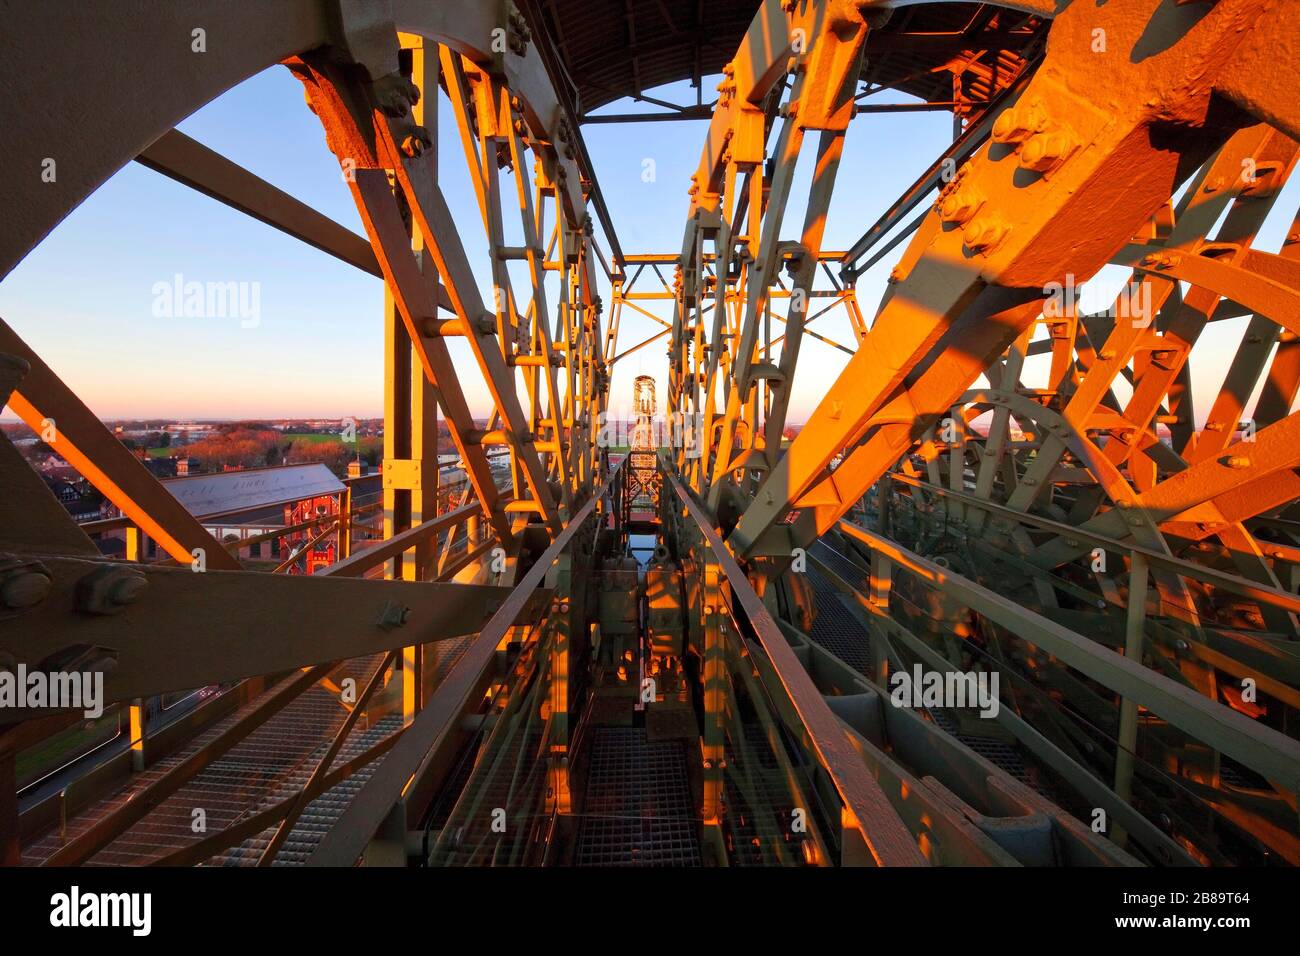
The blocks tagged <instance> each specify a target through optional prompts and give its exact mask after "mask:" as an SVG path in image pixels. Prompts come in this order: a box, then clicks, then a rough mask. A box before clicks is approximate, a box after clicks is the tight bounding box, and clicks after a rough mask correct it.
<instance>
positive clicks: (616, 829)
mask: <svg viewBox="0 0 1300 956" xmlns="http://www.w3.org/2000/svg"><path fill="white" fill-rule="evenodd" d="M575 863H576V864H577V865H578V866H700V865H701V857H700V840H699V815H698V814H697V813H696V812H695V809H694V808H693V807H692V805H691V789H690V777H689V775H688V772H687V765H686V751H685V749H684V747H683V746H682V742H681V741H680V740H657V741H650V740H648V739H647V738H646V732H645V729H644V728H641V727H600V728H597V729H596V732H595V736H594V738H593V739H592V744H591V765H590V769H589V771H588V774H587V796H586V804H585V806H584V808H583V813H582V824H581V828H580V829H579V832H578V845H577V853H576V855H575Z"/></svg>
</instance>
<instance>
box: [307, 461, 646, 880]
mask: <svg viewBox="0 0 1300 956" xmlns="http://www.w3.org/2000/svg"><path fill="white" fill-rule="evenodd" d="M621 470H622V462H620V463H619V464H618V465H616V466H615V467H614V468H613V469H612V470H611V471H610V473H609V475H608V476H607V477H606V479H605V482H604V484H603V485H601V487H600V489H599V490H598V491H596V492H594V493H593V494H592V495H591V497H590V498H588V499H587V503H586V504H584V505H583V506H582V507H581V508H580V509H578V512H577V513H576V514H575V515H574V516H573V517H572V518H571V519H570V520H569V522H568V524H566V525H565V526H564V527H563V528H562V529H560V532H559V533H558V534H557V535H556V536H555V539H554V540H553V541H552V542H551V544H550V547H548V548H547V549H546V550H545V551H544V552H543V553H542V555H541V557H539V558H538V559H537V560H536V561H535V562H534V563H533V566H532V567H531V568H529V569H528V572H527V573H526V574H525V575H524V576H523V577H522V578H521V579H520V580H519V583H518V584H516V585H515V588H514V590H513V591H511V592H510V596H509V597H508V598H506V600H505V603H503V604H502V605H501V607H500V609H499V610H498V611H497V612H496V613H495V614H493V615H492V617H491V619H490V620H488V622H487V623H486V624H484V625H483V628H482V630H480V631H479V633H478V636H477V637H476V638H474V642H473V643H472V644H470V646H469V647H467V648H466V649H465V651H464V653H463V654H461V656H460V657H459V658H458V659H457V661H456V663H455V665H454V666H453V667H452V669H451V671H450V672H449V673H448V674H447V677H446V679H445V680H444V681H443V682H442V683H441V684H440V685H439V686H438V689H437V690H436V691H435V692H434V694H433V697H432V698H430V700H429V701H428V703H427V704H425V706H424V709H423V710H421V711H420V712H419V714H417V715H416V717H415V720H414V721H413V722H412V723H411V724H410V726H409V727H408V728H407V731H406V733H404V734H403V735H402V738H401V740H399V741H398V742H397V744H396V745H395V746H394V747H393V749H392V750H391V751H389V753H388V755H387V756H386V757H385V758H384V760H383V762H382V763H380V764H379V765H378V766H377V767H376V768H375V772H374V774H373V775H372V776H371V777H370V779H369V780H367V781H366V783H365V784H364V785H363V786H362V787H361V789H360V790H359V791H358V792H357V795H356V796H355V797H354V798H353V800H352V802H351V803H350V804H348V808H347V810H345V811H344V812H343V815H342V816H341V817H340V818H339V821H338V823H337V824H336V825H335V826H334V828H333V829H331V830H330V831H329V832H328V833H326V834H325V837H324V839H323V840H321V843H320V845H319V846H317V847H316V850H315V851H314V852H313V853H312V855H311V857H310V858H309V859H308V860H307V863H308V865H309V866H351V865H353V864H354V863H355V862H356V861H357V859H358V858H359V857H360V856H361V853H362V851H363V850H364V849H365V847H366V845H367V844H368V843H369V842H370V840H371V838H372V837H373V836H374V834H375V832H376V831H377V830H378V829H379V827H380V825H381V824H382V823H383V821H384V818H385V817H387V816H388V813H389V811H390V810H391V809H392V807H393V805H394V804H395V803H396V802H397V800H398V798H399V797H400V796H401V794H402V791H403V790H404V789H405V787H406V784H407V781H409V780H410V779H411V777H412V776H413V775H414V774H415V773H416V772H417V771H418V770H419V768H420V765H421V764H422V763H423V762H424V759H425V757H426V755H427V754H429V753H430V752H432V751H434V750H436V749H437V747H438V745H439V743H440V742H441V741H443V740H445V739H446V737H447V735H448V734H449V733H451V732H452V729H453V727H454V726H455V725H456V723H457V721H458V719H459V715H460V714H461V713H462V712H463V711H464V710H465V708H467V707H469V706H471V704H472V700H471V698H472V697H473V695H474V691H475V688H476V687H478V686H480V680H481V679H482V678H483V675H485V674H486V673H487V670H488V668H489V667H490V666H491V664H492V661H493V660H494V659H495V656H496V650H497V646H498V645H499V644H500V643H501V639H502V638H503V637H505V635H506V633H507V632H508V631H509V630H510V628H511V627H513V626H514V622H515V620H516V619H517V618H518V617H519V615H520V613H521V612H522V611H523V609H524V607H525V605H526V604H527V603H528V601H529V600H530V599H531V598H532V596H533V592H534V591H535V590H536V588H537V587H538V586H539V585H540V584H541V583H542V581H543V579H544V578H545V577H546V575H547V573H548V572H549V571H550V569H551V565H553V564H554V563H555V561H556V559H557V558H559V556H560V554H561V553H562V552H563V551H564V549H565V548H567V547H568V546H569V543H570V541H572V540H573V536H574V535H575V534H576V533H577V532H578V529H579V528H581V527H582V526H583V525H584V524H586V522H587V519H588V518H590V517H591V515H592V514H593V513H594V512H595V510H596V503H597V502H599V501H601V500H602V499H603V498H604V497H605V493H606V492H607V491H608V490H609V488H610V486H611V484H612V483H613V481H614V479H615V478H616V477H617V476H618V474H619V472H620V471H621ZM458 510H459V509H458ZM336 566H337V565H336Z"/></svg>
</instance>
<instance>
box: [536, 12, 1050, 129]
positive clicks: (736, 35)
mask: <svg viewBox="0 0 1300 956" xmlns="http://www.w3.org/2000/svg"><path fill="white" fill-rule="evenodd" d="M759 5H760V0H655V2H653V3H644V2H632V0H626V2H622V3H620V2H618V0H614V2H609V0H606V2H603V3H592V2H591V0H528V2H527V4H526V6H528V7H529V8H530V13H531V17H530V19H531V20H532V22H533V24H534V26H537V25H539V24H540V26H541V29H542V30H543V31H544V35H545V36H546V38H547V40H548V41H549V43H550V44H551V45H552V46H553V47H554V49H555V51H556V53H557V55H558V57H559V59H560V61H561V62H562V64H563V72H564V74H565V79H567V81H568V84H569V86H570V88H571V91H572V95H573V101H574V105H575V106H576V108H577V112H578V113H579V115H585V114H587V113H590V112H591V111H592V110H594V109H597V108H598V107H600V106H604V105H606V104H608V103H612V102H614V101H615V100H618V99H621V98H623V97H628V96H630V97H640V96H641V95H642V94H643V93H644V92H646V91H648V90H653V89H654V88H655V87H658V86H662V85H663V84H665V83H671V82H673V81H676V80H690V81H691V82H692V84H693V85H694V84H700V83H702V82H704V78H706V77H710V76H713V75H716V74H718V73H721V72H722V68H723V66H724V65H725V64H726V63H727V62H729V61H730V60H731V58H732V57H733V56H735V54H736V50H737V48H738V47H739V46H740V41H741V39H742V38H743V37H744V35H745V32H746V31H747V30H748V29H749V25H750V22H751V21H752V20H753V18H754V14H755V13H756V12H757V11H758V8H759ZM1045 32H1046V31H1045V23H1044V22H1043V20H1042V19H1041V18H1035V17H1031V16H1029V15H1027V14H1024V13H1017V12H1015V11H1011V10H1006V9H1002V8H999V7H998V6H996V5H994V4H986V3H935V4H927V5H921V6H907V7H904V8H902V9H899V10H895V11H894V12H893V15H892V16H891V17H890V18H889V20H888V21H887V22H886V23H885V24H883V25H882V26H880V27H879V28H878V29H875V30H873V31H872V32H871V35H870V36H869V37H868V39H867V50H866V59H865V62H864V64H863V71H862V76H863V79H864V80H867V81H869V82H870V83H872V84H873V86H879V87H892V88H894V89H897V90H901V91H903V92H906V93H911V94H912V95H914V96H919V97H921V98H922V99H925V100H928V101H931V102H941V101H945V100H950V99H951V98H952V94H953V79H952V77H953V74H954V73H956V74H957V75H959V76H961V77H962V86H963V92H964V95H965V96H966V97H967V98H969V99H971V100H974V101H976V102H979V101H981V100H986V99H987V98H988V97H989V96H991V95H992V94H994V93H996V92H997V91H998V90H999V89H1000V88H1005V86H1006V85H1007V84H1008V83H1009V82H1010V81H1011V80H1012V79H1014V76H1015V74H1016V73H1017V72H1018V70H1019V67H1020V66H1022V65H1023V62H1024V61H1023V54H1024V53H1026V52H1027V51H1028V50H1029V49H1030V48H1032V47H1033V46H1034V45H1036V44H1037V43H1039V42H1041V40H1042V38H1043V36H1044V35H1045ZM701 92H702V96H703V101H704V103H706V104H707V103H710V102H712V101H713V100H714V99H715V98H716V96H717V93H716V91H714V90H713V89H712V88H706V89H704V90H702V91H701Z"/></svg>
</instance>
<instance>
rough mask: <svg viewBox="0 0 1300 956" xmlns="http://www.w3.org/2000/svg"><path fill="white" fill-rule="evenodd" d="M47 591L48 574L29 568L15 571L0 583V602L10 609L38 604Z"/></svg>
mask: <svg viewBox="0 0 1300 956" xmlns="http://www.w3.org/2000/svg"><path fill="white" fill-rule="evenodd" d="M49 593H50V576H49V575H48V574H46V573H45V572H44V571H37V570H34V569H31V568H27V569H21V570H18V571H15V572H13V573H12V574H10V575H8V576H7V577H5V579H4V581H3V583H0V602H2V603H3V604H4V606H5V607H7V608H10V609H12V610H18V609H20V608H25V607H32V606H34V605H36V604H40V603H41V602H42V601H44V600H45V598H46V595H48V594H49Z"/></svg>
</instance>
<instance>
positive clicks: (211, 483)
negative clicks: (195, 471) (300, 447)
mask: <svg viewBox="0 0 1300 956" xmlns="http://www.w3.org/2000/svg"><path fill="white" fill-rule="evenodd" d="M162 484H163V487H165V488H166V489H167V490H168V491H170V492H171V493H172V494H173V495H174V496H175V497H176V500H177V501H179V502H180V503H181V504H182V505H184V506H185V509H186V510H187V511H188V512H189V513H190V514H192V515H194V517H196V518H206V517H211V516H213V515H220V514H226V513H228V512H232V511H245V510H248V509H251V508H261V507H265V506H268V505H278V504H286V503H289V502H293V501H301V500H303V499H304V498H315V497H317V496H319V495H334V494H338V493H339V492H341V491H343V490H344V485H343V482H341V481H339V480H338V478H336V477H335V476H334V473H333V472H331V471H330V470H329V468H327V467H326V466H325V465H322V464H320V463H319V462H316V463H313V464H309V465H282V466H278V467H274V468H247V469H245V470H243V471H224V472H221V473H219V474H214V475H191V476H188V477H184V478H167V479H164V480H163V482H162Z"/></svg>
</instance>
